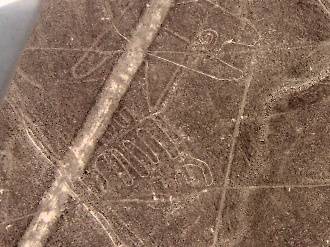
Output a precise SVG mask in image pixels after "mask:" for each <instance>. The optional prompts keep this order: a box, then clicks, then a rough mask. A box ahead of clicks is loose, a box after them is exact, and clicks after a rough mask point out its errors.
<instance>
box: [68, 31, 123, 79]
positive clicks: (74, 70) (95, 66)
mask: <svg viewBox="0 0 330 247" xmlns="http://www.w3.org/2000/svg"><path fill="white" fill-rule="evenodd" d="M109 32H111V29H108V30H106V31H104V32H102V33H101V34H99V35H98V36H97V37H96V39H95V41H94V42H93V43H92V45H91V47H90V49H87V51H86V52H85V53H84V54H83V55H82V57H81V58H80V59H79V60H78V61H77V63H76V64H74V65H73V66H72V68H71V72H72V76H73V78H75V79H82V78H85V77H87V76H90V75H91V74H92V73H94V72H95V71H96V70H97V69H99V68H100V67H102V66H103V65H104V64H105V63H106V62H107V61H108V60H109V59H110V58H111V56H109V54H108V55H107V56H102V58H98V61H97V62H95V61H94V62H95V64H93V65H90V64H88V65H89V66H88V69H87V71H82V72H80V73H79V72H78V70H79V67H80V66H84V65H85V66H86V64H84V63H86V62H87V61H88V60H89V59H91V58H93V57H95V54H98V53H95V52H91V50H92V51H94V50H98V47H99V46H100V45H102V41H103V40H102V39H103V38H104V37H105V36H106V35H107V34H108V33H109ZM109 42H111V41H109ZM121 52H122V51H113V53H112V55H115V54H119V53H121ZM107 53H108V52H107ZM85 69H86V68H85Z"/></svg>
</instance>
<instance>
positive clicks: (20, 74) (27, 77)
mask: <svg viewBox="0 0 330 247" xmlns="http://www.w3.org/2000/svg"><path fill="white" fill-rule="evenodd" d="M16 72H17V74H18V75H19V76H20V77H22V78H23V79H24V80H25V81H26V82H28V83H29V84H31V85H32V86H34V87H36V88H38V89H43V87H42V86H41V85H40V84H39V83H38V82H36V81H35V80H33V79H32V78H31V77H30V76H28V75H27V74H26V73H25V72H24V71H23V70H22V69H21V68H20V67H17V69H16Z"/></svg>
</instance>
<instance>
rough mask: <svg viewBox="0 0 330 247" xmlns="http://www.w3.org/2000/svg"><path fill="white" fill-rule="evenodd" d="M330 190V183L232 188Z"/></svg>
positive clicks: (234, 187) (235, 187)
mask: <svg viewBox="0 0 330 247" xmlns="http://www.w3.org/2000/svg"><path fill="white" fill-rule="evenodd" d="M323 187H325V188H329V187H330V183H318V184H278V185H277V184H273V185H250V186H232V187H228V189H230V190H260V189H304V188H305V189H312V188H323Z"/></svg>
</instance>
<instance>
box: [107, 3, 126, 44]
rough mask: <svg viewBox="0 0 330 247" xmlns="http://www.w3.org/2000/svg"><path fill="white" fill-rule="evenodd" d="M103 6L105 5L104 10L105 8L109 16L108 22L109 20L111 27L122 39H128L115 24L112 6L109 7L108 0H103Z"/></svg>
mask: <svg viewBox="0 0 330 247" xmlns="http://www.w3.org/2000/svg"><path fill="white" fill-rule="evenodd" d="M104 6H105V10H106V12H107V14H108V16H109V17H110V22H111V25H112V27H113V29H114V30H115V32H116V33H117V34H118V35H119V36H120V37H122V38H123V39H125V40H126V41H127V42H128V41H129V39H128V38H127V37H126V36H125V35H124V34H122V33H121V32H120V31H119V29H118V27H117V25H116V23H115V18H114V16H113V12H112V7H111V4H110V2H108V1H107V0H106V1H104ZM124 14H125V13H123V14H122V15H124Z"/></svg>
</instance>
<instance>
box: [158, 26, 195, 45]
mask: <svg viewBox="0 0 330 247" xmlns="http://www.w3.org/2000/svg"><path fill="white" fill-rule="evenodd" d="M164 30H165V31H166V32H167V33H169V34H171V35H172V36H174V37H175V38H178V39H179V40H181V41H183V42H185V43H186V44H190V43H191V42H190V40H189V39H188V38H186V37H184V36H182V35H181V34H179V33H178V32H176V31H173V30H172V29H171V28H168V27H164Z"/></svg>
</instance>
